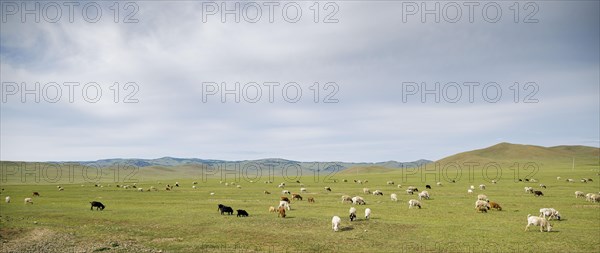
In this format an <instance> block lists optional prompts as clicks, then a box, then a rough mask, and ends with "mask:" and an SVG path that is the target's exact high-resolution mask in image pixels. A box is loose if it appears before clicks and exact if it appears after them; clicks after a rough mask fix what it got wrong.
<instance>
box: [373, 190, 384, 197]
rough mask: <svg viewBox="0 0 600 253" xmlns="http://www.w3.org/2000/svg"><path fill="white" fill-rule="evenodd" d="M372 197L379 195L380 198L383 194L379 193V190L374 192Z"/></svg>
mask: <svg viewBox="0 0 600 253" xmlns="http://www.w3.org/2000/svg"><path fill="white" fill-rule="evenodd" d="M373 195H381V196H383V192H381V191H380V190H375V191H374V192H373Z"/></svg>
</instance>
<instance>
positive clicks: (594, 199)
mask: <svg viewBox="0 0 600 253" xmlns="http://www.w3.org/2000/svg"><path fill="white" fill-rule="evenodd" d="M592 202H594V203H596V202H600V192H599V193H598V194H592Z"/></svg>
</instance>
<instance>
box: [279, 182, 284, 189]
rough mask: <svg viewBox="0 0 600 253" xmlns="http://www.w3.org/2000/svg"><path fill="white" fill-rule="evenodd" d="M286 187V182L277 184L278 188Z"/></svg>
mask: <svg viewBox="0 0 600 253" xmlns="http://www.w3.org/2000/svg"><path fill="white" fill-rule="evenodd" d="M284 187H285V184H284V183H281V184H279V185H278V186H277V188H282V189H283V188H284Z"/></svg>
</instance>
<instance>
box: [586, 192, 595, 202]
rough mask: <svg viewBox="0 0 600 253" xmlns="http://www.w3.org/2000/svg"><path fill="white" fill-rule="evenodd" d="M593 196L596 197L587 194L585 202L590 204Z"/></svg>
mask: <svg viewBox="0 0 600 253" xmlns="http://www.w3.org/2000/svg"><path fill="white" fill-rule="evenodd" d="M592 195H594V194H593V193H588V194H586V195H585V201H588V202H590V201H592Z"/></svg>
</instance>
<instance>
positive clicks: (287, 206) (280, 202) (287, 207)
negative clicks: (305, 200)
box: [277, 200, 291, 211]
mask: <svg viewBox="0 0 600 253" xmlns="http://www.w3.org/2000/svg"><path fill="white" fill-rule="evenodd" d="M282 206H283V207H285V209H287V210H288V211H289V210H290V209H291V208H290V203H288V202H287V201H284V200H282V201H279V206H278V207H277V208H279V207H282Z"/></svg>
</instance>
